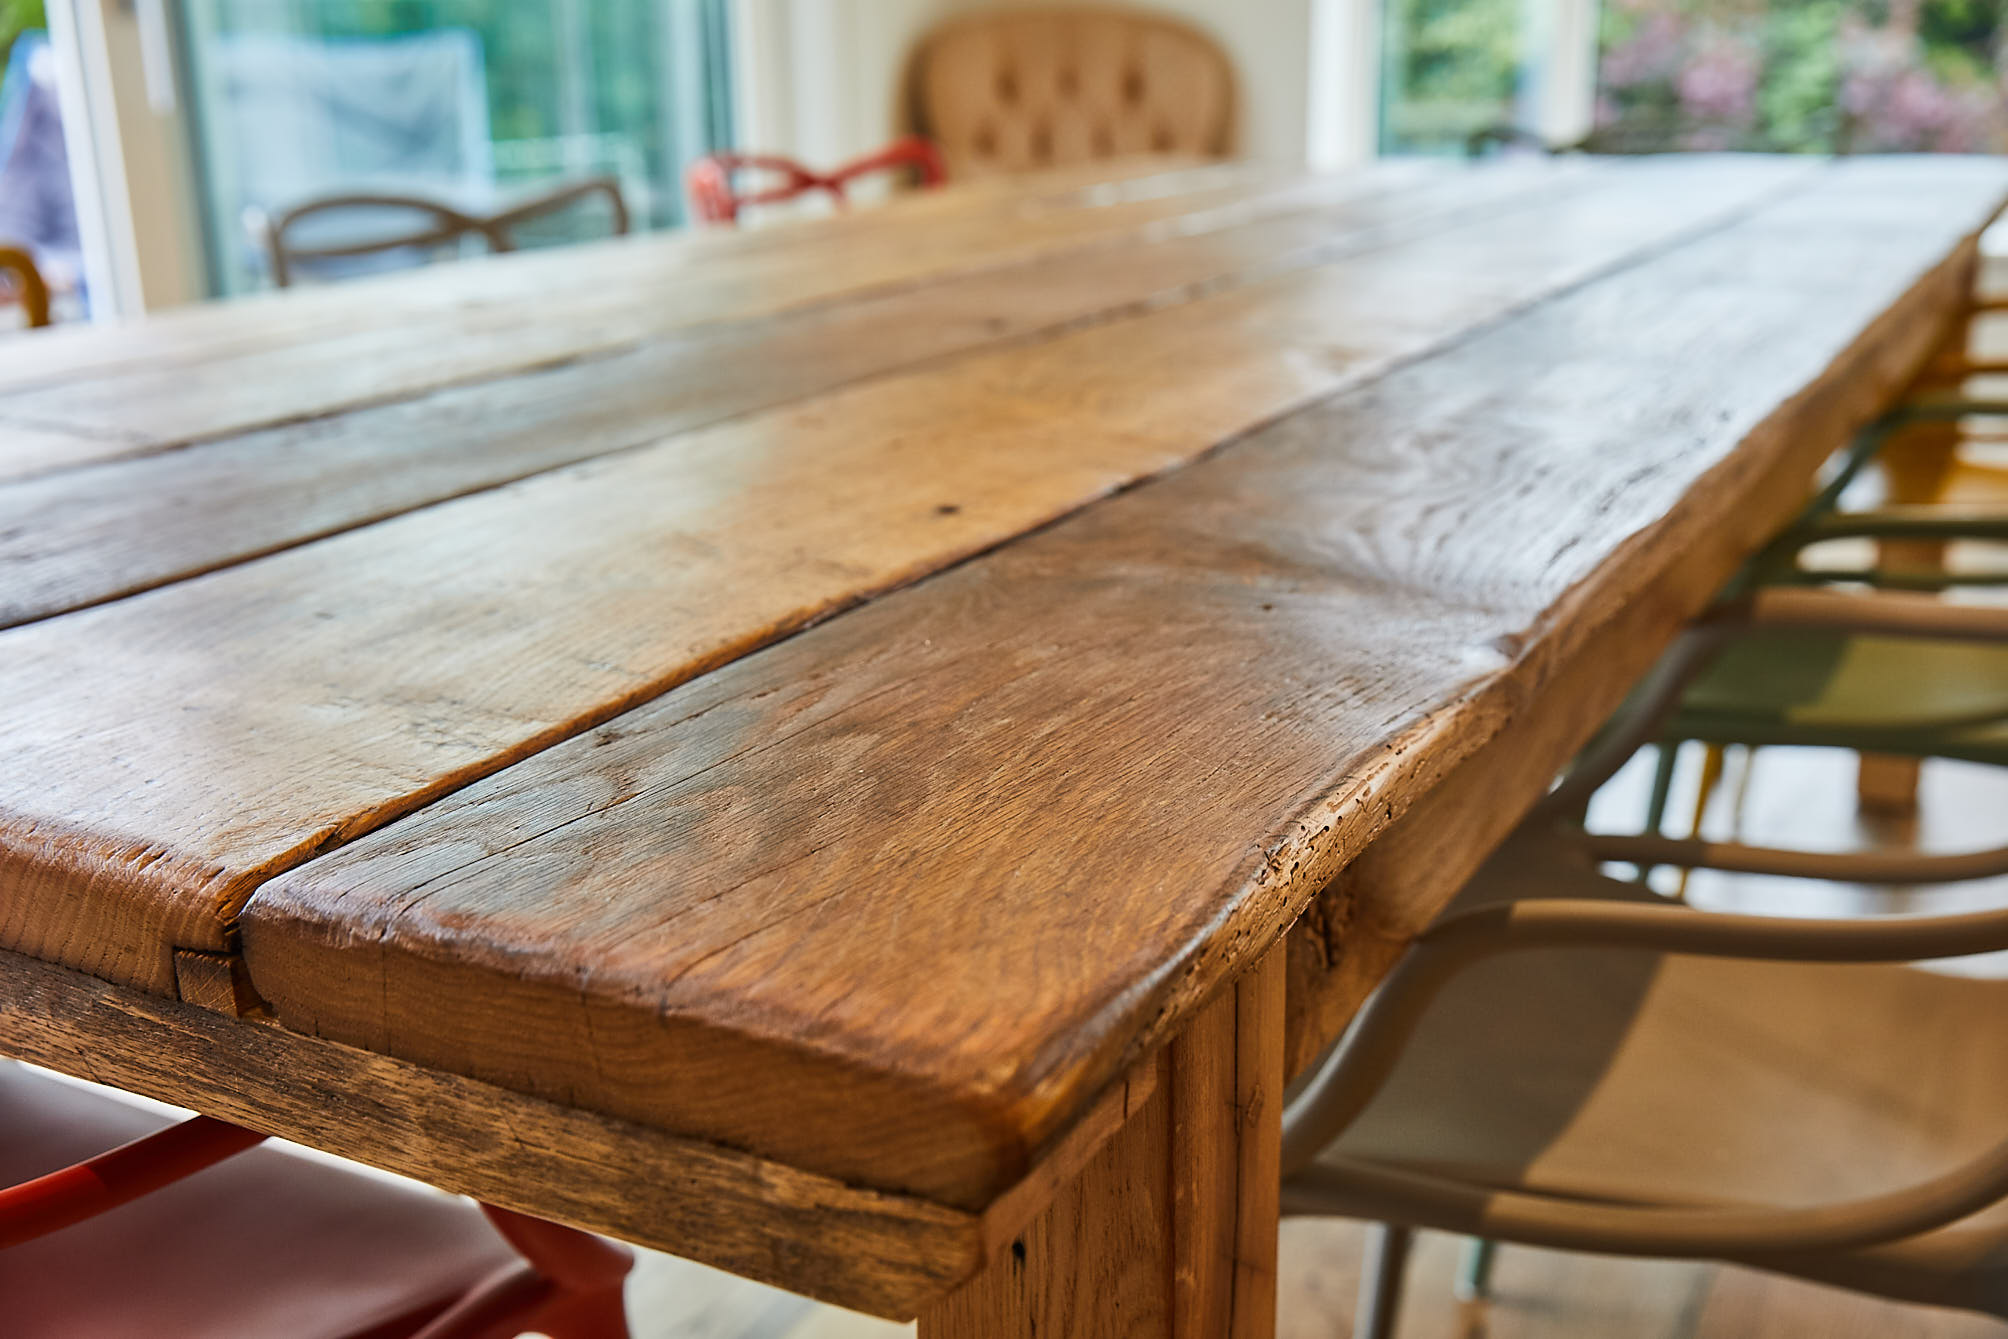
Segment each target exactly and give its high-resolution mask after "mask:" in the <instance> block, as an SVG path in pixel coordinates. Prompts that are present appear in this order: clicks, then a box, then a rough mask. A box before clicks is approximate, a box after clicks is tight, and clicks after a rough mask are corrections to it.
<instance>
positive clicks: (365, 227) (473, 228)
mask: <svg viewBox="0 0 2008 1339" xmlns="http://www.w3.org/2000/svg"><path fill="white" fill-rule="evenodd" d="M592 196H603V197H604V198H605V200H606V202H607V208H608V212H609V215H610V218H609V231H610V232H612V233H613V234H614V235H616V236H619V235H621V234H624V233H626V232H627V230H628V209H627V202H626V200H625V199H624V198H623V197H622V195H621V189H620V183H619V182H617V181H615V180H614V179H613V178H612V177H593V178H590V179H588V180H585V181H575V182H567V183H564V184H561V185H559V186H556V187H554V188H552V189H550V190H548V191H544V192H542V193H540V194H537V195H534V196H530V197H528V198H526V199H523V200H520V201H518V202H517V203H515V204H513V205H510V206H508V207H506V208H503V209H499V210H494V211H491V212H475V211H472V210H464V209H458V208H455V207H454V206H452V205H449V204H446V203H444V202H443V201H439V200H432V199H428V198H426V197H423V196H416V195H389V194H371V193H358V194H354V195H330V196H324V197H322V198H320V199H315V200H308V201H306V202H305V203H302V204H297V205H294V206H293V207H292V208H290V209H286V210H283V211H281V212H279V213H277V214H267V213H265V212H264V211H263V210H260V209H256V208H253V209H250V210H247V211H246V213H245V223H246V225H247V226H248V227H249V229H250V230H251V233H252V235H253V236H254V237H256V238H257V239H258V241H259V243H260V244H261V245H262V246H263V247H264V249H265V256H266V263H267V265H268V266H269V267H270V269H271V274H272V282H273V283H275V284H277V285H278V286H279V287H281V288H285V287H288V286H290V285H291V284H292V282H293V280H294V279H295V278H296V277H297V276H298V275H299V273H300V271H301V270H302V268H303V267H310V266H315V265H319V266H322V267H327V266H333V267H334V269H333V270H332V271H331V272H327V271H324V272H325V273H326V277H334V278H339V277H342V274H343V270H344V268H345V266H344V262H350V261H356V260H360V259H364V258H367V257H373V256H381V255H385V254H388V253H394V252H406V253H416V256H417V259H419V260H420V261H423V260H427V259H430V258H432V256H433V255H434V254H436V253H437V252H438V251H439V250H441V249H442V248H452V247H458V245H459V244H460V243H461V241H462V240H463V239H466V238H469V237H475V236H478V237H480V238H481V239H482V240H483V241H484V242H485V243H486V244H487V246H488V249H489V250H491V251H513V250H515V246H516V243H515V238H514V235H513V230H514V229H515V228H516V227H517V226H518V225H519V224H523V223H527V222H529V221H530V220H532V219H536V218H541V217H543V216H545V215H547V214H553V213H556V212H558V211H559V210H563V209H566V208H569V207H570V206H572V205H574V204H576V203H578V202H579V201H582V200H585V199H588V198H590V197H592Z"/></svg>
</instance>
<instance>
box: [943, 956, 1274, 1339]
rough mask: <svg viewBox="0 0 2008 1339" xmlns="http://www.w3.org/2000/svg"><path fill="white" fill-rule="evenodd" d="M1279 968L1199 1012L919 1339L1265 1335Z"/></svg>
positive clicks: (1256, 973)
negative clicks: (1108, 1135) (1094, 1144)
mask: <svg viewBox="0 0 2008 1339" xmlns="http://www.w3.org/2000/svg"><path fill="white" fill-rule="evenodd" d="M1283 975H1284V974H1283V962H1282V954H1281V950H1280V948H1278V949H1277V950H1274V951H1272V952H1270V953H1269V954H1268V955H1267V956H1266V957H1265V958H1264V959H1263V960H1262V962H1261V964H1260V965H1258V966H1257V967H1256V968H1255V969H1254V970H1252V971H1251V972H1250V973H1249V974H1248V976H1247V977H1246V978H1245V979H1243V980H1242V981H1240V982H1237V983H1234V984H1232V985H1230V986H1228V987H1227V988H1226V989H1225V990H1223V991H1222V992H1221V994H1220V996H1219V998H1218V999H1216V1000H1214V1001H1213V1002H1212V1003H1210V1004H1209V1005H1208V1006H1207V1007H1205V1008H1204V1009H1202V1010H1200V1011H1199V1012H1198V1013H1197V1014H1196V1015H1195V1016H1194V1017H1193V1018H1192V1020H1191V1021H1190V1023H1188V1024H1187V1026H1186V1029H1185V1031H1184V1032H1183V1033H1181V1034H1180V1035H1179V1037H1178V1038H1177V1039H1176V1040H1175V1041H1173V1042H1172V1043H1171V1045H1170V1046H1168V1047H1166V1048H1165V1052H1164V1054H1163V1056H1162V1057H1161V1059H1160V1061H1159V1068H1160V1074H1159V1082H1158V1091H1157V1092H1156V1093H1154V1094H1152V1096H1151V1100H1149V1101H1148V1102H1147V1103H1145V1104H1144V1105H1143V1106H1142V1108H1141V1109H1140V1110H1138V1111H1136V1112H1135V1113H1134V1114H1133V1115H1132V1116H1131V1117H1130V1119H1129V1122H1128V1123H1127V1124H1126V1125H1125V1126H1124V1127H1123V1129H1122V1130H1121V1132H1120V1133H1119V1134H1118V1135H1117V1136H1116V1138H1115V1139H1113V1140H1112V1141H1110V1142H1109V1143H1107V1144H1105V1145H1104V1146H1103V1147H1102V1149H1101V1151H1100V1152H1099V1154H1098V1155H1097V1156H1096V1157H1095V1158H1094V1159H1093V1160H1092V1161H1091V1162H1090V1163H1089V1164H1088V1165H1087V1166H1086V1167H1085V1168H1084V1169H1083V1170H1082V1172H1081V1174H1080V1176H1079V1177H1078V1178H1077V1179H1076V1180H1075V1181H1074V1182H1073V1183H1072V1184H1071V1185H1070V1186H1068V1187H1067V1188H1066V1189H1065V1190H1064V1191H1063V1192H1062V1193H1061V1194H1060V1195H1059V1196H1058V1197H1057V1198H1056V1199H1055V1200H1054V1201H1053V1203H1052V1204H1050V1205H1049V1206H1048V1207H1047V1208H1046V1209H1045V1211H1044V1212H1042V1213H1041V1214H1040V1215H1039V1216H1038V1217H1037V1218H1036V1219H1034V1220H1033V1221H1032V1222H1031V1223H1029V1224H1028V1225H1027V1226H1026V1227H1025V1228H1024V1230H1022V1231H1021V1232H1019V1233H1017V1234H1016V1235H1015V1236H1014V1238H1013V1239H1012V1241H1011V1243H1010V1245H1009V1247H1008V1248H1007V1249H1004V1250H999V1251H996V1252H994V1253H993V1255H992V1258H991V1263H990V1264H989V1266H988V1267H987V1268H986V1269H985V1270H984V1271H983V1272H982V1273H981V1274H979V1275H977V1276H976V1277H975V1278H973V1279H971V1280H970V1281H969V1282H968V1283H966V1284H965V1285H963V1286H962V1287H961V1288H959V1289H957V1290H956V1291H955V1292H954V1293H953V1294H951V1295H950V1296H948V1297H946V1298H944V1299H943V1300H941V1301H940V1302H938V1303H936V1304H935V1305H934V1306H932V1307H930V1308H929V1309H928V1310H926V1311H924V1312H923V1313H922V1314H921V1321H920V1339H1037V1336H1039V1335H1067V1336H1070V1339H1146V1337H1147V1336H1154V1337H1155V1339H1257V1336H1264V1337H1266V1336H1269V1335H1272V1334H1274V1333H1275V1327H1276V1245H1277V1237H1276V1201H1277V1187H1278V1185H1279V1176H1280V1164H1279V1162H1278V1159H1279V1157H1280V1152H1281V1145H1282V1096H1283V1072H1282V1059H1283V1054H1282V1023H1283V1008H1282V1006H1283Z"/></svg>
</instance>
